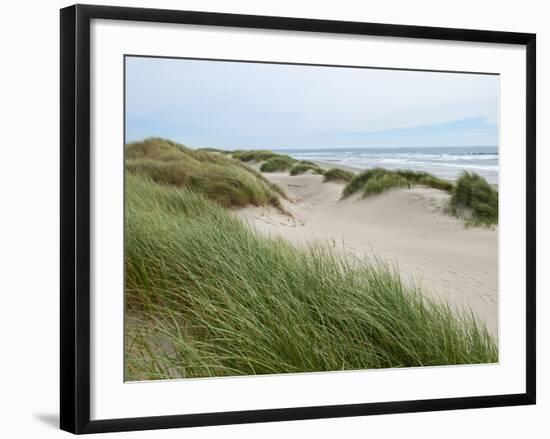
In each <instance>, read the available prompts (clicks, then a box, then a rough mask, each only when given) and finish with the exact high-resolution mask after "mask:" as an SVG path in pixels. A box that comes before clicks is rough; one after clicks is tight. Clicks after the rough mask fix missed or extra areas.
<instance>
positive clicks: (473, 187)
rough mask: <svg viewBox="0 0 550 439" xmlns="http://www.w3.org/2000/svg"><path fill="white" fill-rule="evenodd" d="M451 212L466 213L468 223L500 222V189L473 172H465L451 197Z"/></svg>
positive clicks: (458, 214)
mask: <svg viewBox="0 0 550 439" xmlns="http://www.w3.org/2000/svg"><path fill="white" fill-rule="evenodd" d="M450 209H451V212H452V213H454V214H455V215H457V216H464V215H466V217H467V221H466V223H467V224H468V225H474V226H475V225H485V226H492V225H495V224H498V191H497V190H496V189H495V188H493V187H492V186H491V185H490V184H489V183H488V182H487V180H485V179H484V178H483V177H481V176H480V175H478V174H476V173H473V172H463V173H462V174H461V176H460V178H459V179H458V180H457V182H456V187H455V190H454V192H453V196H452V197H451V203H450Z"/></svg>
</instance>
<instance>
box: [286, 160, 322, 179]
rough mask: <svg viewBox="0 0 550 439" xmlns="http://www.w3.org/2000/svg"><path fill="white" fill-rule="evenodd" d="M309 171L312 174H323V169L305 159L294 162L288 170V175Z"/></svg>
mask: <svg viewBox="0 0 550 439" xmlns="http://www.w3.org/2000/svg"><path fill="white" fill-rule="evenodd" d="M308 171H311V172H313V173H314V174H321V175H322V174H323V173H324V171H323V170H322V169H321V168H320V167H319V165H316V164H315V163H313V162H309V161H307V160H300V161H299V162H296V163H294V164H293V165H292V166H291V167H290V170H289V173H290V175H300V174H304V173H305V172H308Z"/></svg>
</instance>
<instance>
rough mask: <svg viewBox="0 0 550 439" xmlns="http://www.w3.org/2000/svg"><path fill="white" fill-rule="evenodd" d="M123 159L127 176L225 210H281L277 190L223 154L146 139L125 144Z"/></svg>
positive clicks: (282, 194) (241, 164)
mask: <svg viewBox="0 0 550 439" xmlns="http://www.w3.org/2000/svg"><path fill="white" fill-rule="evenodd" d="M125 158H126V169H127V171H128V173H129V174H139V175H145V176H148V177H149V178H151V179H152V180H154V181H156V182H158V183H163V184H168V185H172V186H177V187H179V188H190V189H193V190H194V191H195V192H197V193H201V194H203V195H205V196H206V197H208V198H209V199H211V200H213V201H217V202H218V203H220V204H221V205H223V206H225V207H242V206H247V205H250V204H252V205H256V206H258V205H267V204H271V205H273V206H276V207H278V208H280V209H282V208H281V202H280V196H285V195H284V192H283V190H282V189H281V188H279V187H278V186H277V185H275V184H273V183H271V182H269V181H268V180H267V179H266V178H265V177H264V176H262V175H261V174H260V173H259V172H256V171H254V170H252V169H249V168H248V167H247V166H245V165H244V164H243V163H241V162H239V161H237V160H235V159H233V158H231V157H229V156H227V155H224V154H219V153H217V152H210V151H204V150H202V151H201V150H192V149H190V148H186V147H185V146H183V145H179V144H177V143H174V142H171V141H169V140H165V139H159V138H150V139H146V140H144V141H142V142H134V143H129V144H128V145H126V149H125Z"/></svg>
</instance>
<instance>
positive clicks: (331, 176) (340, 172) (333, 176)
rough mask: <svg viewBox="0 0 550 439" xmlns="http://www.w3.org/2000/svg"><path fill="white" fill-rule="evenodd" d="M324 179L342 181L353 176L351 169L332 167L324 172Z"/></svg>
mask: <svg viewBox="0 0 550 439" xmlns="http://www.w3.org/2000/svg"><path fill="white" fill-rule="evenodd" d="M324 176H325V178H324V181H339V182H343V183H347V182H350V181H351V180H353V178H354V177H355V174H354V173H353V172H351V171H346V170H344V169H340V168H332V169H329V170H328V171H325V173H324Z"/></svg>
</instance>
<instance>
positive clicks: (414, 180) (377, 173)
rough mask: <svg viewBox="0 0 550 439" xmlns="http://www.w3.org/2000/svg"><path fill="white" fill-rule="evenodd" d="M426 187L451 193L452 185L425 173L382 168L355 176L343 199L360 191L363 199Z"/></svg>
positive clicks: (348, 185)
mask: <svg viewBox="0 0 550 439" xmlns="http://www.w3.org/2000/svg"><path fill="white" fill-rule="evenodd" d="M417 185H422V186H428V187H433V188H435V189H441V190H444V191H447V192H452V191H453V188H454V185H453V183H451V182H450V181H447V180H443V179H441V178H438V177H435V176H434V175H432V174H429V173H427V172H416V171H408V170H395V171H393V170H389V169H384V168H373V169H368V170H366V171H364V172H362V173H360V174H358V175H355V176H354V177H353V178H352V179H351V180H350V181H349V183H348V184H347V185H346V187H345V188H344V197H347V196H349V195H351V194H354V193H356V192H358V191H361V192H362V194H363V196H364V197H367V196H369V195H373V194H380V193H382V192H385V191H388V190H390V189H395V188H410V187H412V186H417Z"/></svg>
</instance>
